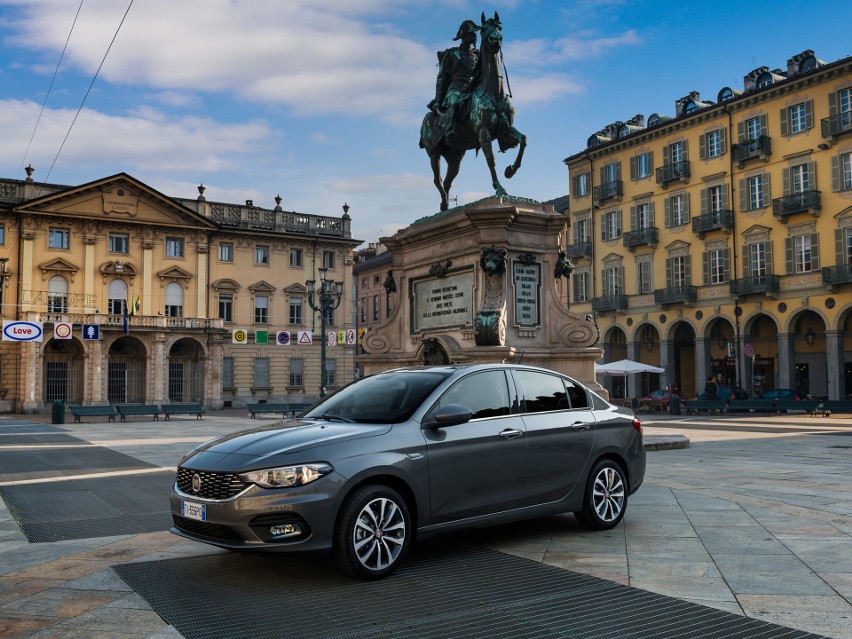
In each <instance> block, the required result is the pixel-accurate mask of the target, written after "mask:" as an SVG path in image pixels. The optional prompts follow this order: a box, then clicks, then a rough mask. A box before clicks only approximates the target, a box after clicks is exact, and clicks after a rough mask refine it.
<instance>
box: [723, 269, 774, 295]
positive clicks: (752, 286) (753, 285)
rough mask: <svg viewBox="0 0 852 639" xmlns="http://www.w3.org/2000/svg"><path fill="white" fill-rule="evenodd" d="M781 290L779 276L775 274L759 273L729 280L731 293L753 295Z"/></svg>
mask: <svg viewBox="0 0 852 639" xmlns="http://www.w3.org/2000/svg"><path fill="white" fill-rule="evenodd" d="M780 290H781V278H780V277H778V276H777V275H771V274H770V275H760V276H757V277H744V278H742V279H738V280H731V295H755V294H757V293H777V292H778V291H780Z"/></svg>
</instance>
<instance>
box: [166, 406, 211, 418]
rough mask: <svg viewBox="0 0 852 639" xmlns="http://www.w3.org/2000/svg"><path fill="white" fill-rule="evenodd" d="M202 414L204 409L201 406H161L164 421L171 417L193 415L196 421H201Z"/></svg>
mask: <svg viewBox="0 0 852 639" xmlns="http://www.w3.org/2000/svg"><path fill="white" fill-rule="evenodd" d="M202 414H204V407H203V406H202V405H201V404H197V403H185V404H163V415H165V416H166V419H169V418H170V417H171V416H172V415H195V418H196V419H201V415H202Z"/></svg>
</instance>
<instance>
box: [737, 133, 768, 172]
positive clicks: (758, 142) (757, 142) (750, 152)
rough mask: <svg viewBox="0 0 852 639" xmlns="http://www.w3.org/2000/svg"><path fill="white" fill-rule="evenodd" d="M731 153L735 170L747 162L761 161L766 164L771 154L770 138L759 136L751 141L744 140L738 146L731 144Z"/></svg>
mask: <svg viewBox="0 0 852 639" xmlns="http://www.w3.org/2000/svg"><path fill="white" fill-rule="evenodd" d="M731 153H733V156H734V162H736V163H737V168H740V169H741V168H743V164H745V163H746V162H748V161H749V160H763V161H764V162H768V161H769V156H770V155H771V154H772V138H770V137H769V136H768V135H761V136H758V137H756V138H755V139H753V140H745V141H744V142H740V143H739V144H732V145H731Z"/></svg>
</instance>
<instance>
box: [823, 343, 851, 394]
mask: <svg viewBox="0 0 852 639" xmlns="http://www.w3.org/2000/svg"><path fill="white" fill-rule="evenodd" d="M843 338H844V332H843V331H826V332H825V348H826V355H825V356H826V367H827V374H828V379H827V382H828V398H829V399H844V398H845V397H846V393H848V392H849V391H850V390H852V389H847V388H846V379H845V370H846V353H845V351H844V339H843Z"/></svg>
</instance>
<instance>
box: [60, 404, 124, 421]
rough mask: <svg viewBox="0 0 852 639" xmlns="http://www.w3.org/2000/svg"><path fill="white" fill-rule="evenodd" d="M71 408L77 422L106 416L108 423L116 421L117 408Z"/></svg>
mask: <svg viewBox="0 0 852 639" xmlns="http://www.w3.org/2000/svg"><path fill="white" fill-rule="evenodd" d="M70 408H71V414H72V415H73V416H74V421H75V422H79V421H80V418H81V417H101V416H104V415H106V417H107V421H108V422H114V421H115V415H116V412H115V406H71V407H70Z"/></svg>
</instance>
